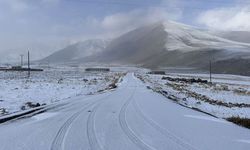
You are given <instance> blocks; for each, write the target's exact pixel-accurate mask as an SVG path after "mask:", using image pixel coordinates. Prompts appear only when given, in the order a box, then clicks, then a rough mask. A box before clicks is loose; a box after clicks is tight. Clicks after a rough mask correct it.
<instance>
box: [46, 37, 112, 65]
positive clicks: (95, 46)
mask: <svg viewBox="0 0 250 150" xmlns="http://www.w3.org/2000/svg"><path fill="white" fill-rule="evenodd" d="M109 42H110V41H109V40H102V39H93V40H86V41H83V42H78V43H75V44H72V45H69V46H67V47H66V48H64V49H62V50H59V51H57V52H55V53H53V54H52V55H50V56H48V57H46V58H44V59H42V60H41V61H42V62H52V63H53V62H56V63H60V62H75V61H76V60H78V59H83V58H85V57H89V56H92V55H94V54H98V53H100V52H101V51H103V50H104V49H105V48H106V46H107V45H108V44H109Z"/></svg>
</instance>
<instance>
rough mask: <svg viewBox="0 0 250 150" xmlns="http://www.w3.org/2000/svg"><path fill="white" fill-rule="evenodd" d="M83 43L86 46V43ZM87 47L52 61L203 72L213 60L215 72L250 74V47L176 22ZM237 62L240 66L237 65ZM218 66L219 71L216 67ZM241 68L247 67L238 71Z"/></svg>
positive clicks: (60, 54) (68, 50)
mask: <svg viewBox="0 0 250 150" xmlns="http://www.w3.org/2000/svg"><path fill="white" fill-rule="evenodd" d="M83 43H85V44H86V42H83ZM87 43H88V42H87ZM85 44H84V45H85ZM86 45H87V46H86V47H85V46H83V47H84V48H83V49H84V50H83V49H82V48H76V47H78V46H77V44H76V45H71V46H69V47H67V48H65V49H64V50H62V51H59V52H57V53H55V54H53V55H52V56H49V57H48V58H49V59H50V60H60V61H63V62H67V61H72V60H74V61H75V62H78V63H83V62H97V63H116V64H117V63H118V64H136V65H142V66H145V67H149V68H157V67H195V68H201V69H207V68H208V64H209V61H210V60H212V61H213V64H214V65H215V68H214V71H216V72H218V73H236V74H248V73H246V72H248V71H247V70H248V69H247V70H246V68H250V66H249V65H250V63H246V62H248V61H246V60H248V59H249V60H250V44H248V43H241V42H237V41H231V40H228V39H224V38H222V37H218V36H215V35H213V34H210V33H208V32H205V31H202V30H199V29H197V28H195V27H191V26H188V25H184V24H180V23H177V22H173V21H167V22H158V23H155V24H151V25H147V26H143V27H140V28H137V29H135V30H133V31H130V32H128V33H126V34H124V35H122V36H120V37H118V38H115V39H114V40H112V41H111V42H108V44H107V42H105V44H104V45H105V46H100V45H99V44H97V48H96V45H95V46H94V48H89V47H92V46H89V44H86ZM90 45H93V44H90ZM101 45H103V43H102V44H101ZM79 50H81V51H79ZM79 53H81V55H80V54H79ZM76 56H77V57H76ZM48 58H46V59H45V60H48ZM52 58H53V59H52ZM242 60H243V61H242ZM233 61H235V62H236V63H235V64H234V63H233ZM217 64H218V66H219V68H217V67H216V66H217ZM237 66H244V67H243V68H242V69H238V67H237ZM234 67H236V68H234Z"/></svg>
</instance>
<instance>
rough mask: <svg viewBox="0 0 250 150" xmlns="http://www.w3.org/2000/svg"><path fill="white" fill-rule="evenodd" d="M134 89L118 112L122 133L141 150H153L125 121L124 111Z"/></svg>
mask: <svg viewBox="0 0 250 150" xmlns="http://www.w3.org/2000/svg"><path fill="white" fill-rule="evenodd" d="M135 91H136V87H135V89H134V91H133V93H132V94H131V96H130V97H129V98H128V100H127V101H126V103H125V104H124V105H123V107H122V109H121V111H120V114H119V122H120V125H121V128H122V130H123V131H124V133H125V134H126V135H127V136H128V138H129V139H130V140H131V141H132V142H133V143H134V144H135V145H137V146H138V147H139V148H140V149H142V150H154V148H153V147H151V146H149V145H147V144H146V143H145V142H144V141H143V140H142V139H141V138H139V137H137V136H136V135H135V133H134V132H133V130H131V129H130V128H129V126H128V123H127V121H126V111H127V108H128V106H129V104H130V102H131V101H132V98H133V96H134V94H135Z"/></svg>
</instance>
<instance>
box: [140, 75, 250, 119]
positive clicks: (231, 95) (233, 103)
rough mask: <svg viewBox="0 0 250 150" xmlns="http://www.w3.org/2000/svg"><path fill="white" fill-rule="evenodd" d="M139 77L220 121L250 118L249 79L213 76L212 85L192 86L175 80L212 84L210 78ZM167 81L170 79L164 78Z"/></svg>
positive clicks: (156, 88) (163, 92)
mask: <svg viewBox="0 0 250 150" xmlns="http://www.w3.org/2000/svg"><path fill="white" fill-rule="evenodd" d="M138 76H139V77H140V78H141V79H142V80H144V82H146V84H148V86H149V87H150V88H152V89H153V90H155V91H157V92H160V93H162V94H163V95H165V96H167V97H172V99H173V100H174V101H177V102H178V103H179V104H181V105H184V106H187V107H190V108H195V109H199V110H201V111H204V112H207V113H209V114H212V115H214V116H217V117H219V118H229V117H241V118H250V77H245V76H235V75H213V80H212V81H213V82H212V84H210V83H196V82H194V83H190V82H184V81H178V80H177V81H175V80H176V79H192V78H194V79H198V78H200V79H202V80H209V75H208V74H167V75H152V74H145V73H144V74H143V73H140V74H138ZM163 77H168V78H165V79H164V78H163Z"/></svg>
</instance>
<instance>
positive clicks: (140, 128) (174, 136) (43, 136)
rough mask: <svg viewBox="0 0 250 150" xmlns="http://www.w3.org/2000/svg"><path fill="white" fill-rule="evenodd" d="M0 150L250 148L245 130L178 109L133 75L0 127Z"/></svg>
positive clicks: (195, 149)
mask: <svg viewBox="0 0 250 150" xmlns="http://www.w3.org/2000/svg"><path fill="white" fill-rule="evenodd" d="M0 149H1V150H80V149H82V150H249V149H250V130H248V129H245V128H242V127H239V126H236V125H234V124H232V123H229V122H227V121H224V120H220V119H216V118H214V117H211V116H208V115H206V114H203V113H200V112H196V111H194V110H191V109H188V108H185V107H182V106H180V105H178V104H175V103H173V102H172V101H170V100H168V99H166V98H165V97H163V96H162V95H159V94H157V93H154V92H153V91H150V90H148V89H147V88H146V87H145V85H144V84H143V83H142V82H141V81H140V80H138V79H137V78H136V77H134V75H133V74H132V73H130V74H128V75H127V76H126V77H124V79H123V82H122V83H120V85H119V87H118V89H116V90H114V91H112V92H108V93H104V94H99V95H92V96H88V97H86V96H85V97H79V98H77V99H74V100H72V101H70V102H68V103H66V105H60V107H55V108H53V109H50V110H48V111H46V112H45V113H42V114H39V115H36V116H33V117H31V118H26V119H21V120H16V121H13V122H8V123H4V124H1V125H0Z"/></svg>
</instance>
